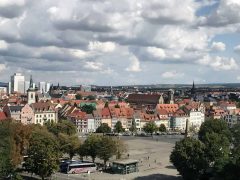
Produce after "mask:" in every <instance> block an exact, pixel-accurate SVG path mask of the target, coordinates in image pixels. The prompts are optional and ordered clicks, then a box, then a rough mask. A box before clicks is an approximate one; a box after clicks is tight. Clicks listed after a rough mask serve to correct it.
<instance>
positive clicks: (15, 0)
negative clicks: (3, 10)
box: [0, 0, 25, 7]
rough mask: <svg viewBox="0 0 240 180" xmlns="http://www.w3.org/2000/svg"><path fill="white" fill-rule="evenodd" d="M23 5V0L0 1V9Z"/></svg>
mask: <svg viewBox="0 0 240 180" xmlns="http://www.w3.org/2000/svg"><path fill="white" fill-rule="evenodd" d="M24 4H25V0H1V1H0V7H5V6H11V5H17V6H23V5H24Z"/></svg>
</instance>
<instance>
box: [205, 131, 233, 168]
mask: <svg viewBox="0 0 240 180" xmlns="http://www.w3.org/2000/svg"><path fill="white" fill-rule="evenodd" d="M203 143H204V144H205V147H206V148H205V156H206V159H207V161H208V164H209V167H210V168H212V170H213V171H214V172H220V171H221V170H222V168H223V167H224V166H225V164H227V163H228V161H229V155H230V142H229V139H228V138H227V137H226V136H224V135H223V134H217V133H209V134H208V133H207V134H206V137H204V141H203Z"/></svg>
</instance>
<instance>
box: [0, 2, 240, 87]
mask: <svg viewBox="0 0 240 180" xmlns="http://www.w3.org/2000/svg"><path fill="white" fill-rule="evenodd" d="M239 9H240V0H0V81H3V82H7V81H9V76H10V75H11V74H13V73H14V72H22V73H23V74H25V75H26V76H27V77H28V76H29V75H30V74H32V75H33V77H34V79H35V80H36V81H50V82H52V83H57V82H60V84H65V85H76V84H97V85H126V84H156V83H192V81H193V80H195V82H196V83H213V82H240V73H239V68H240V11H239Z"/></svg>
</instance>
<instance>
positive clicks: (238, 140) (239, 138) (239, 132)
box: [231, 124, 240, 147]
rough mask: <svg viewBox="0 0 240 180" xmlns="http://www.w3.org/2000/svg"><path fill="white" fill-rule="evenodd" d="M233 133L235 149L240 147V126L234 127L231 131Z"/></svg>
mask: <svg viewBox="0 0 240 180" xmlns="http://www.w3.org/2000/svg"><path fill="white" fill-rule="evenodd" d="M231 133H232V142H233V145H234V147H238V146H240V124H236V125H234V126H233V128H232V129H231Z"/></svg>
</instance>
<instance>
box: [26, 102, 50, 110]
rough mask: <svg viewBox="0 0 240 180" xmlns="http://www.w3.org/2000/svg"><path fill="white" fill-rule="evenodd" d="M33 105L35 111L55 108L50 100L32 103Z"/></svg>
mask: <svg viewBox="0 0 240 180" xmlns="http://www.w3.org/2000/svg"><path fill="white" fill-rule="evenodd" d="M31 107H32V108H33V110H34V111H49V110H52V111H53V110H54V108H53V104H51V103H50V102H37V103H32V104H31Z"/></svg>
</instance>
